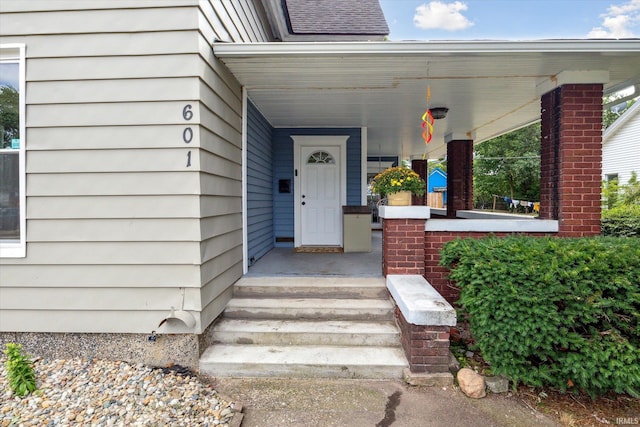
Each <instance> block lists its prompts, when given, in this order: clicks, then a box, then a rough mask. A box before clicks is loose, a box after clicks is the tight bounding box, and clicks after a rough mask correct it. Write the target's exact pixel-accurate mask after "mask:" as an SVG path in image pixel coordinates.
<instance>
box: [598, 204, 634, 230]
mask: <svg viewBox="0 0 640 427" xmlns="http://www.w3.org/2000/svg"><path fill="white" fill-rule="evenodd" d="M602 234H603V235H604V236H619V237H640V205H620V206H616V207H615V208H612V209H607V210H604V211H603V212H602Z"/></svg>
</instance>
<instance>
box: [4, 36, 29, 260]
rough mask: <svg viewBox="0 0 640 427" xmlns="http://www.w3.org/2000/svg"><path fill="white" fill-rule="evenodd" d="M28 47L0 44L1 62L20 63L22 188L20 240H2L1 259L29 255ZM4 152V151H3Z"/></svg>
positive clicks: (19, 179) (17, 44)
mask: <svg viewBox="0 0 640 427" xmlns="http://www.w3.org/2000/svg"><path fill="white" fill-rule="evenodd" d="M25 52H26V45H25V44H23V43H12V44H0V62H16V63H18V77H19V79H20V80H19V87H18V92H19V94H20V97H19V99H20V101H19V102H20V104H19V106H18V111H19V113H20V148H19V151H18V156H19V157H18V168H19V174H20V176H19V178H18V185H19V187H20V238H19V239H18V240H0V258H24V257H25V256H26V255H27V191H26V184H27V174H26V145H27V144H26V142H27V132H26V122H27V115H26V112H27V110H26V95H27V92H26V61H25ZM2 151H4V150H2Z"/></svg>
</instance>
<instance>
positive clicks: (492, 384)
mask: <svg viewBox="0 0 640 427" xmlns="http://www.w3.org/2000/svg"><path fill="white" fill-rule="evenodd" d="M484 382H485V383H486V384H487V387H488V388H489V390H490V391H491V393H506V392H507V391H508V390H509V379H508V378H505V377H500V376H498V377H485V379H484Z"/></svg>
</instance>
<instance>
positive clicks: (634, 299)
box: [441, 237, 640, 397]
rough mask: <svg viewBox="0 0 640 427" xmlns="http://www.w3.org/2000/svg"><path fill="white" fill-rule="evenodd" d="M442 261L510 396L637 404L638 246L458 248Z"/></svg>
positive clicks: (567, 242)
mask: <svg viewBox="0 0 640 427" xmlns="http://www.w3.org/2000/svg"><path fill="white" fill-rule="evenodd" d="M441 255H442V261H441V264H442V265H445V266H447V267H449V268H450V269H451V270H452V272H451V275H450V278H451V279H452V280H454V281H455V282H456V283H457V285H458V286H459V287H460V289H461V294H460V299H459V301H458V304H459V305H460V306H461V309H462V310H463V312H464V313H466V314H467V315H468V318H469V323H470V328H471V333H472V335H473V337H474V338H475V340H476V344H477V346H478V347H479V349H480V351H481V354H482V357H483V358H484V359H485V361H486V362H488V363H489V364H490V365H491V367H492V370H493V371H494V372H495V373H497V374H502V375H505V376H507V377H508V378H510V379H511V380H513V382H514V387H515V386H516V385H517V384H518V383H524V384H527V385H530V386H550V387H553V388H556V389H559V390H561V391H563V392H564V391H567V390H580V391H584V392H587V393H589V394H590V395H591V396H592V397H595V396H596V395H600V394H604V393H606V392H610V391H613V392H616V393H628V394H630V395H632V396H635V397H639V396H640V285H639V283H640V239H628V238H582V239H561V238H552V237H549V238H531V237H509V238H503V239H498V238H495V237H488V238H484V239H465V240H460V239H458V240H454V241H451V242H449V243H447V244H445V245H444V247H443V249H442V252H441Z"/></svg>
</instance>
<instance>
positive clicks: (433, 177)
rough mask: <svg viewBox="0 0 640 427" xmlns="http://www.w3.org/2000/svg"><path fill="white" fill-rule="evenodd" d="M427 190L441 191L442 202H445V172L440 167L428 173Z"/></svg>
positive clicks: (432, 191) (431, 191) (430, 191)
mask: <svg viewBox="0 0 640 427" xmlns="http://www.w3.org/2000/svg"><path fill="white" fill-rule="evenodd" d="M427 191H428V192H429V193H443V194H442V202H443V203H444V204H446V203H447V173H446V172H445V171H443V170H442V169H440V168H435V169H434V170H433V171H431V173H430V174H429V180H428V182H427Z"/></svg>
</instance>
